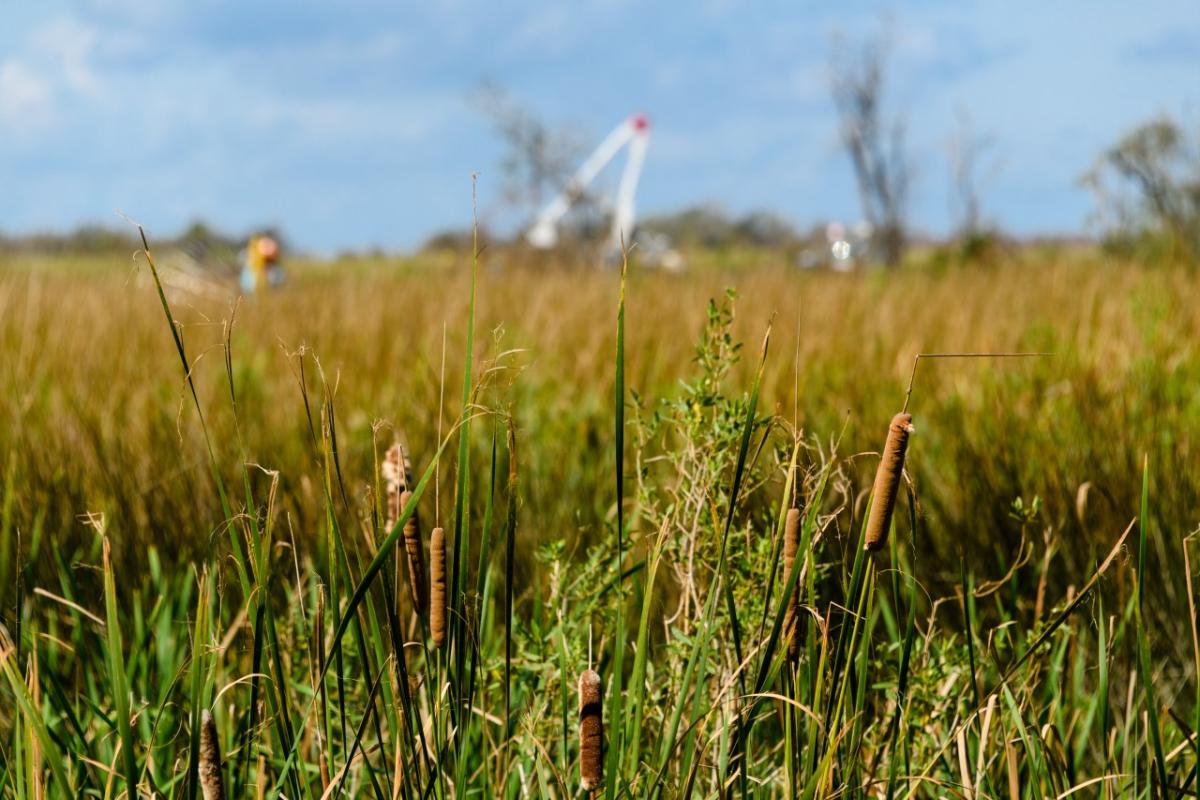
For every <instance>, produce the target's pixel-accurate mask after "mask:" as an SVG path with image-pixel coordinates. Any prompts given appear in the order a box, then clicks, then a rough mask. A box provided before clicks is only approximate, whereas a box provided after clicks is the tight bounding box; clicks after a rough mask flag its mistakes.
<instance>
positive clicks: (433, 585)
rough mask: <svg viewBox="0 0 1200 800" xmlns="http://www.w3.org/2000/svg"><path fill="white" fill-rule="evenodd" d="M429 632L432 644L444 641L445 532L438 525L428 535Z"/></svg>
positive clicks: (438, 644) (436, 645) (436, 644)
mask: <svg viewBox="0 0 1200 800" xmlns="http://www.w3.org/2000/svg"><path fill="white" fill-rule="evenodd" d="M429 602H430V605H429V634H430V636H432V637H433V646H434V647H441V646H442V645H443V644H444V643H445V641H446V532H445V531H444V530H443V529H442V528H441V527H440V526H439V527H437V528H434V529H433V533H431V534H430V535H429Z"/></svg>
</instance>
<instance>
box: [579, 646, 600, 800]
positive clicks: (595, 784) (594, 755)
mask: <svg viewBox="0 0 1200 800" xmlns="http://www.w3.org/2000/svg"><path fill="white" fill-rule="evenodd" d="M602 705H603V703H602V699H601V696H600V674H599V673H598V672H596V671H595V670H593V669H586V670H584V671H583V673H582V674H580V676H579V785H580V786H582V787H583V788H584V789H585V790H586V791H589V792H590V791H594V790H596V789H599V788H600V786H601V784H602V783H603V780H604V768H603V766H602V764H603V762H602V761H601V753H602V751H603V749H604V719H603V708H602Z"/></svg>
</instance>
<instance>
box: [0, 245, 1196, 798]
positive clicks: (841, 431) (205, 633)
mask: <svg viewBox="0 0 1200 800" xmlns="http://www.w3.org/2000/svg"><path fill="white" fill-rule="evenodd" d="M163 261H164V263H165V261H166V257H165V256H164V259H163ZM510 261H511V259H505V258H503V257H502V256H501V255H500V254H495V255H492V254H488V253H486V252H485V253H484V255H483V257H482V259H481V261H480V264H479V270H478V282H477V287H476V305H475V314H474V328H473V332H474V333H473V335H474V345H475V346H474V350H473V353H472V354H471V362H470V370H469V373H468V374H469V381H468V384H467V387H466V388H467V390H468V394H467V402H466V403H464V401H463V391H464V384H463V381H464V366H465V365H466V346H465V343H466V341H467V338H468V336H469V335H470V334H469V333H468V332H469V331H471V330H472V328H471V319H472V317H471V314H470V309H471V297H472V280H471V276H472V272H471V262H470V260H469V259H459V260H457V261H456V260H454V259H451V258H438V259H432V258H430V259H423V258H420V257H415V258H411V259H403V260H399V259H397V260H366V259H359V260H350V259H345V260H342V261H337V262H317V261H309V262H298V263H295V264H293V265H291V266H292V269H291V272H290V276H289V277H290V280H289V283H288V284H287V285H286V286H285V287H283V288H282V289H280V290H278V291H276V292H272V293H270V294H266V295H263V296H261V297H254V298H249V299H244V300H242V301H240V302H236V303H235V301H234V299H233V295H232V292H228V293H224V294H218V295H216V296H204V297H200V296H196V295H192V294H185V293H180V292H175V291H171V290H168V291H167V293H166V299H167V301H168V302H169V304H170V313H171V314H172V315H173V317H174V319H175V321H176V330H177V332H178V334H179V336H180V340H181V342H182V343H183V345H184V346H185V347H186V363H187V364H188V365H189V366H190V373H189V375H188V376H187V377H185V373H184V370H183V369H181V361H180V354H179V353H178V352H177V348H176V344H175V342H174V340H173V337H172V335H171V331H170V329H169V327H168V323H167V318H166V317H165V316H164V307H163V305H162V303H161V302H160V298H159V295H158V293H157V291H156V288H155V283H154V281H153V280H152V275H151V273H150V271H149V268H148V266H147V264H146V262H145V259H144V257H137V258H134V257H132V256H131V257H130V258H120V257H114V258H101V257H92V258H83V259H65V258H60V259H50V260H48V259H37V258H32V257H29V258H20V257H12V258H10V259H9V261H8V262H7V263H4V264H3V265H0V352H2V353H3V354H4V358H3V359H0V464H2V466H3V470H4V473H3V475H4V477H3V481H2V482H0V486H2V488H3V492H4V493H3V520H2V521H3V527H2V529H0V533H2V537H3V541H2V542H0V544H2V545H3V548H4V550H3V559H2V560H0V579H3V582H4V584H3V585H4V587H5V588H4V589H3V593H2V594H0V598H2V599H3V603H2V604H0V606H2V608H3V620H4V626H5V627H6V628H7V629H8V633H7V635H5V636H2V637H0V666H3V675H4V676H5V679H6V682H3V683H0V686H2V687H3V688H0V699H3V700H4V701H5V703H4V704H0V709H3V710H0V734H2V740H0V741H2V744H0V756H2V758H3V762H2V764H0V797H13V798H25V797H41V796H43V793H44V792H45V790H46V786H49V787H51V788H50V795H51V796H78V795H79V793H80V792H83V791H87V790H90V791H93V792H94V793H95V796H105V797H115V796H118V795H119V794H120V793H121V792H122V791H124V792H125V793H127V795H132V794H133V793H134V791H137V792H138V793H140V794H142V795H148V794H153V795H155V796H168V797H188V798H193V797H197V796H199V795H200V793H201V792H202V791H203V793H204V794H205V797H206V798H211V795H209V794H207V792H208V788H207V787H208V784H207V783H205V782H206V781H208V780H211V779H212V776H213V775H215V776H216V777H217V779H218V780H221V779H223V780H224V782H225V784H226V785H227V786H231V789H232V791H230V792H229V793H228V795H227V796H242V794H248V793H256V794H257V796H259V797H262V796H276V794H280V796H287V797H313V798H317V797H325V796H333V795H334V794H338V793H341V794H343V795H345V796H360V795H361V796H372V797H376V798H379V800H384V798H387V797H393V798H395V797H406V798H407V797H413V798H416V797H428V796H434V797H438V798H444V797H451V796H468V795H473V796H501V795H503V796H506V797H516V796H547V797H549V796H554V797H571V796H582V795H583V794H586V791H585V789H583V788H581V786H580V777H579V776H580V770H581V769H584V774H585V776H591V777H588V778H587V781H586V782H587V783H588V784H589V786H592V787H598V788H595V789H594V792H595V794H596V795H597V796H598V795H600V794H603V796H605V797H609V798H615V797H619V796H631V797H687V796H693V795H694V796H704V797H726V796H773V797H789V798H793V797H803V798H829V799H832V798H835V797H888V798H892V797H909V798H915V797H927V796H955V797H969V798H984V797H1005V798H1009V799H1010V800H1013V799H1015V800H1021V798H1041V797H1046V796H1058V797H1065V796H1070V795H1071V794H1072V792H1073V791H1074V792H1075V793H1078V794H1077V795H1076V796H1105V797H1147V798H1148V797H1159V796H1164V795H1165V794H1169V793H1170V792H1180V793H1183V794H1185V795H1187V794H1189V793H1194V792H1195V790H1196V769H1195V765H1196V764H1197V763H1198V762H1200V759H1197V757H1196V754H1195V748H1194V745H1193V744H1191V743H1190V742H1192V741H1194V739H1193V737H1194V736H1195V731H1196V730H1198V729H1200V724H1197V722H1196V720H1197V719H1200V689H1198V687H1197V685H1196V678H1195V671H1196V668H1197V667H1198V666H1200V646H1197V647H1195V648H1193V644H1194V642H1195V641H1197V639H1196V638H1195V630H1196V626H1195V622H1196V616H1195V605H1194V603H1193V602H1192V590H1191V586H1190V580H1191V574H1190V561H1189V559H1190V557H1191V556H1190V550H1191V548H1190V547H1189V544H1188V537H1189V536H1190V535H1191V534H1192V533H1193V532H1194V531H1195V530H1196V529H1197V525H1198V524H1200V512H1198V511H1197V509H1198V508H1200V503H1198V502H1197V501H1198V500H1200V473H1198V472H1197V470H1196V463H1197V452H1196V450H1195V444H1194V443H1195V442H1196V441H1197V440H1198V436H1200V393H1197V391H1196V387H1198V386H1200V352H1198V350H1200V286H1198V285H1197V283H1196V280H1195V275H1194V273H1192V272H1190V271H1187V270H1185V269H1183V268H1180V267H1162V268H1153V267H1146V266H1138V265H1133V264H1129V263H1123V262H1120V261H1115V260H1112V259H1110V258H1108V257H1106V256H1104V255H1103V254H1101V253H1100V252H1099V251H1096V250H1093V249H1090V248H1082V247H1080V248H1074V249H1057V250H1052V249H1045V250H1038V249H1034V248H1029V249H1026V250H1016V251H1014V252H1011V253H1008V254H1007V255H1006V256H1005V258H1004V259H1002V260H1001V261H999V262H998V263H994V264H991V265H989V266H973V265H966V266H955V267H947V266H944V265H943V266H941V267H935V266H933V265H932V264H929V265H923V264H921V263H916V264H914V265H912V266H910V267H906V268H904V269H902V270H900V271H897V272H891V273H885V272H864V273H857V274H844V275H843V274H833V273H825V272H805V273H801V272H798V271H796V270H794V269H791V268H789V267H787V266H786V265H784V264H782V263H781V262H779V261H778V260H777V259H775V258H772V257H770V256H769V255H762V254H760V255H759V256H757V257H755V258H754V259H744V258H743V259H740V260H739V263H738V265H737V266H736V267H735V266H730V265H724V266H723V265H722V264H721V263H720V259H719V258H714V259H711V261H712V262H713V263H709V264H705V265H704V266H702V267H700V268H697V269H696V270H694V271H693V272H691V273H689V274H686V275H665V274H656V273H644V272H641V271H638V270H637V269H636V265H635V268H634V269H633V270H632V271H631V273H630V275H629V278H628V282H627V285H626V286H625V287H624V298H625V303H626V306H625V315H624V323H623V324H624V328H623V331H624V334H623V340H622V342H623V350H619V349H618V330H619V327H618V314H617V311H618V302H619V298H620V297H621V296H622V295H621V291H622V284H621V276H620V274H619V273H618V272H616V271H609V272H604V271H595V270H584V269H567V268H561V267H554V268H545V269H536V270H535V269H533V268H531V267H530V266H525V267H521V266H513V265H512V264H511V263H506V262H510ZM730 290H732V295H730V294H728V292H729V291H730ZM768 331H769V333H770V335H769V346H768V349H767V352H766V355H765V358H760V357H761V356H762V353H761V346H762V344H763V343H764V341H766V340H767V333H768ZM1017 351H1020V352H1042V353H1047V354H1049V355H1046V356H1044V357H1037V358H1028V359H1026V358H1021V359H994V360H993V359H972V360H936V361H935V360H929V361H922V362H921V366H920V369H919V371H918V373H917V378H916V383H915V388H914V391H913V394H912V398H911V403H910V405H909V411H910V412H911V413H912V415H913V422H914V425H915V432H914V433H913V434H912V436H911V437H910V440H909V444H908V452H907V460H906V461H905V471H906V474H907V476H908V481H906V483H905V485H904V487H903V488H902V489H901V491H900V495H901V499H900V502H899V505H898V507H897V512H896V515H895V518H894V519H893V520H892V522H893V526H894V532H893V533H892V535H891V538H890V540H889V542H888V544H887V546H886V547H885V549H884V550H882V551H881V552H880V553H877V554H874V555H871V556H864V555H863V554H862V548H861V547H860V546H859V542H860V541H861V539H860V536H861V533H860V531H861V529H862V527H863V519H864V516H865V514H866V513H867V509H868V507H869V504H870V503H871V502H872V497H871V493H870V489H871V485H872V478H873V476H874V474H875V468H876V464H877V463H878V461H879V449H880V448H881V447H882V445H883V440H884V436H885V434H886V433H887V430H888V423H889V420H891V419H892V415H893V414H895V413H896V412H897V411H899V410H900V408H901V406H902V404H903V403H904V399H905V387H906V384H907V382H908V379H909V375H910V371H911V369H912V365H913V358H914V356H915V354H917V353H930V352H991V353H1001V352H1017ZM760 363H761V367H760ZM760 369H761V372H760ZM759 375H761V382H760V383H759V382H757V381H758V380H759V378H758V376H759ZM619 376H623V384H618V383H617V381H618V377H619ZM188 378H190V381H189V379H188ZM193 384H194V386H195V391H196V399H195V401H193V397H192V394H191V388H190V387H191V385H193ZM198 409H199V411H201V412H202V414H203V425H202V423H201V415H200V414H199V413H198ZM464 409H465V413H464ZM619 409H623V410H624V411H623V414H624V416H623V424H622V416H621V414H620V413H619ZM465 417H470V418H471V424H470V427H469V430H468V432H467V434H466V435H465V436H464V437H463V438H462V439H461V443H460V440H459V438H458V437H459V435H460V431H461V430H464V429H461V428H456V427H455V425H456V423H458V422H459V421H460V420H461V419H463V418H465ZM617 431H622V432H623V436H624V440H623V446H622V448H621V450H620V455H619V456H618V455H617V453H618V450H617V447H616V444H617V436H616V434H617ZM397 436H399V438H400V439H401V441H402V442H403V443H404V444H405V445H406V446H407V448H408V452H409V455H410V456H411V458H412V461H413V467H414V474H415V477H416V478H421V477H422V476H423V475H424V474H426V471H427V470H430V472H429V477H430V482H429V483H428V484H427V485H425V484H422V486H424V489H423V493H422V489H421V488H420V487H417V491H416V494H417V495H418V496H419V514H420V516H421V520H422V525H423V529H424V534H423V535H424V537H425V541H427V540H428V534H429V530H430V529H431V528H433V527H434V526H435V525H440V526H444V527H445V528H446V537H447V539H446V540H447V542H450V543H452V547H453V551H452V553H453V555H451V556H450V557H449V562H448V563H449V564H451V565H452V567H453V580H452V581H451V582H450V599H449V601H448V603H449V606H448V608H447V609H446V611H447V612H448V613H449V614H450V623H449V634H448V639H447V643H446V644H445V646H444V648H442V647H440V646H437V645H433V646H431V645H430V644H429V641H428V639H427V637H426V633H427V627H426V626H427V625H428V620H427V619H426V617H425V615H423V614H420V613H416V612H415V611H414V609H413V608H412V605H411V603H410V602H409V601H408V599H407V594H406V592H404V591H402V590H401V586H402V585H403V584H404V583H405V582H406V581H408V582H410V583H411V582H414V581H415V580H416V578H414V577H412V573H411V572H406V571H405V568H404V567H403V565H402V563H401V561H402V559H399V558H397V557H396V555H395V551H394V550H393V549H392V548H393V547H394V546H395V545H396V542H397V541H398V539H397V537H399V536H400V532H401V526H395V527H394V528H392V527H389V526H386V525H384V524H382V522H381V504H382V503H383V497H384V492H383V489H382V488H381V479H380V469H379V465H380V462H381V461H382V459H383V457H384V452H385V451H386V450H387V449H388V447H389V446H391V445H392V443H393V442H394V441H395V439H396V437H397ZM442 440H444V441H446V442H447V445H446V446H445V449H444V450H443V451H442V456H441V458H440V459H436V454H437V451H438V446H439V441H442ZM210 448H211V453H210ZM460 448H462V449H460ZM435 460H436V462H437V467H436V469H434V468H433V464H434V462H435ZM614 463H619V464H621V465H622V466H621V468H620V470H616V469H615V467H614ZM214 470H215V472H214ZM621 470H623V473H622V471H621ZM614 473H615V474H616V477H615V475H614ZM214 475H215V477H214ZM622 475H623V479H622ZM789 476H790V477H789ZM218 479H219V488H218ZM617 485H620V486H621V490H620V497H621V498H623V502H622V501H619V500H618V493H617V491H616V489H615V487H616V486H617ZM789 486H794V487H795V491H794V492H793V491H792V490H791V489H788V488H787V487H789ZM789 503H790V504H794V505H797V506H798V507H799V508H800V509H801V511H802V518H798V519H802V521H801V522H800V523H798V524H799V525H800V528H799V531H800V532H799V533H798V534H797V535H798V536H800V540H799V544H800V545H801V546H800V547H799V548H798V549H797V548H796V547H794V546H793V545H789V547H792V549H793V550H796V553H797V554H796V557H795V564H796V568H795V571H794V573H791V574H790V577H791V581H792V583H789V582H788V580H789V573H788V572H787V571H786V570H781V569H780V563H781V561H780V559H779V555H780V553H781V552H782V544H781V537H782V536H783V535H784V534H785V532H784V523H783V521H782V520H783V518H784V514H783V511H784V510H785V508H786V506H787V505H788V504H789ZM794 516H795V515H794ZM101 534H102V535H101ZM788 535H791V534H788ZM793 544H794V543H793ZM727 545H728V546H727ZM1114 545H1116V547H1115V548H1114ZM418 546H422V547H423V546H425V545H418ZM110 548H111V553H110V552H109V551H110ZM401 552H403V548H401ZM789 552H790V551H789ZM789 563H792V562H791V561H790V560H789ZM460 570H461V580H460ZM793 586H794V589H793V588H792V587H793ZM792 591H794V592H796V595H791V592H792ZM784 595H788V596H799V597H800V598H801V600H800V601H798V603H797V605H795V606H792V605H791V602H790V601H788V602H785V601H784V599H782V598H783V596H784ZM785 606H786V607H787V608H794V609H798V611H797V612H796V614H793V613H792V612H790V611H789V612H788V614H787V616H786V619H787V622H786V623H785V622H784V620H785V614H784V609H785ZM781 626H782V627H781ZM793 626H795V627H794V628H793ZM789 637H795V638H794V639H792V641H793V642H797V643H799V644H797V645H796V647H795V648H794V650H793V654H792V655H788V654H787V653H786V651H787V650H788V648H786V647H783V646H782V644H781V643H782V642H784V641H786V640H787V639H789ZM10 642H11V643H12V644H11V646H10V644H9V643H10ZM588 667H594V668H595V669H596V670H597V672H598V673H599V676H600V680H601V685H600V688H599V690H597V689H596V685H595V680H596V679H595V678H594V677H593V675H592V674H590V673H589V674H588V675H587V676H586V683H587V697H588V698H592V699H589V700H588V701H587V706H588V708H592V707H594V706H595V705H596V704H595V703H594V702H593V700H594V697H595V692H596V691H599V692H600V695H601V696H602V704H603V707H604V723H603V724H604V725H605V726H606V727H605V728H604V729H603V733H602V739H601V741H602V742H603V747H602V751H603V758H604V763H603V765H600V764H598V763H591V762H588V763H587V764H586V765H583V766H582V767H581V765H580V763H579V758H580V755H579V753H580V743H579V740H577V738H576V733H575V730H574V725H575V722H573V721H572V720H573V719H574V718H575V717H576V715H577V713H579V711H578V709H577V708H576V707H575V702H576V701H575V697H574V693H575V691H576V687H577V685H579V684H578V681H579V680H580V678H579V675H580V674H581V672H582V671H583V670H585V669H586V668H588ZM581 691H582V690H581ZM10 698H11V699H12V700H13V701H14V702H13V703H9V699H10ZM210 710H211V713H212V717H213V719H214V720H215V721H214V722H212V723H211V724H208V723H206V724H205V725H202V724H201V720H207V719H208V717H206V716H204V715H205V714H208V713H209V711H210ZM583 719H584V722H585V723H586V725H585V727H586V731H587V735H588V737H590V738H588V742H589V744H588V745H587V748H586V750H587V753H590V754H592V755H589V756H587V758H593V757H594V758H597V759H598V758H600V752H601V750H600V749H597V746H596V745H595V742H596V739H595V731H596V730H597V728H596V724H597V723H596V722H595V720H594V716H592V715H591V713H590V712H589V713H585V714H583ZM202 729H203V733H202ZM214 746H215V748H216V750H220V751H221V752H223V753H224V754H225V757H224V758H225V760H224V761H222V760H221V758H220V757H219V756H213V755H212V753H214V752H216V750H214ZM72 754H75V755H72ZM206 754H208V755H206ZM214 758H215V759H216V760H215V761H214ZM600 773H602V776H600ZM135 787H136V788H135Z"/></svg>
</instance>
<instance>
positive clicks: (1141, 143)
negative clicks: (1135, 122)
mask: <svg viewBox="0 0 1200 800" xmlns="http://www.w3.org/2000/svg"><path fill="white" fill-rule="evenodd" d="M1114 177H1115V182H1111V178H1114ZM1083 182H1084V183H1085V185H1087V186H1089V187H1090V188H1091V189H1092V190H1093V191H1094V192H1095V193H1096V195H1097V197H1098V200H1099V204H1100V211H1101V213H1102V214H1106V215H1108V216H1109V222H1110V223H1112V227H1113V228H1114V232H1116V233H1119V234H1125V235H1129V234H1133V235H1138V234H1141V233H1147V232H1149V233H1154V234H1157V235H1160V236H1164V237H1166V238H1167V239H1169V240H1170V241H1171V243H1172V244H1173V245H1174V246H1175V247H1176V248H1178V250H1177V252H1178V253H1180V254H1181V255H1182V256H1183V257H1184V258H1189V257H1190V258H1195V257H1198V256H1200V138H1197V137H1193V136H1191V135H1190V134H1189V133H1188V132H1187V131H1186V130H1185V129H1184V128H1183V127H1182V126H1181V125H1179V123H1177V122H1176V121H1175V120H1173V119H1171V118H1170V117H1166V116H1163V117H1159V118H1158V119H1155V120H1151V121H1150V122H1147V123H1145V124H1143V125H1141V126H1139V127H1138V128H1136V129H1135V130H1133V131H1132V132H1130V133H1129V134H1127V135H1126V136H1124V137H1123V138H1122V139H1121V140H1120V141H1118V142H1117V143H1116V144H1115V145H1114V146H1113V147H1111V148H1109V149H1108V150H1107V151H1105V152H1104V153H1103V154H1102V155H1101V156H1100V158H1099V159H1098V160H1097V162H1096V164H1095V165H1094V166H1093V167H1092V169H1091V170H1090V171H1089V172H1088V173H1087V174H1086V175H1084V177H1083Z"/></svg>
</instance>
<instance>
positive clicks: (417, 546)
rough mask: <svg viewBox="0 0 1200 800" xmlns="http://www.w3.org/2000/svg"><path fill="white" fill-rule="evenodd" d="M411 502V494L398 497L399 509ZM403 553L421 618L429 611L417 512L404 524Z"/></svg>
mask: <svg viewBox="0 0 1200 800" xmlns="http://www.w3.org/2000/svg"><path fill="white" fill-rule="evenodd" d="M411 500H412V492H410V491H407V490H406V491H405V492H404V493H403V494H401V495H400V508H404V507H405V506H407V505H408V503H409V501H411ZM404 552H405V554H406V555H407V556H408V585H409V586H410V587H412V600H413V606H414V607H415V608H416V609H417V613H418V614H421V615H422V616H424V615H425V613H426V612H427V611H429V595H428V593H427V592H426V590H425V587H426V583H425V543H424V542H422V541H421V520H420V518H419V517H418V516H417V510H416V509H415V508H414V509H413V513H412V514H410V515H409V517H408V519H407V520H406V521H405V522H404Z"/></svg>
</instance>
